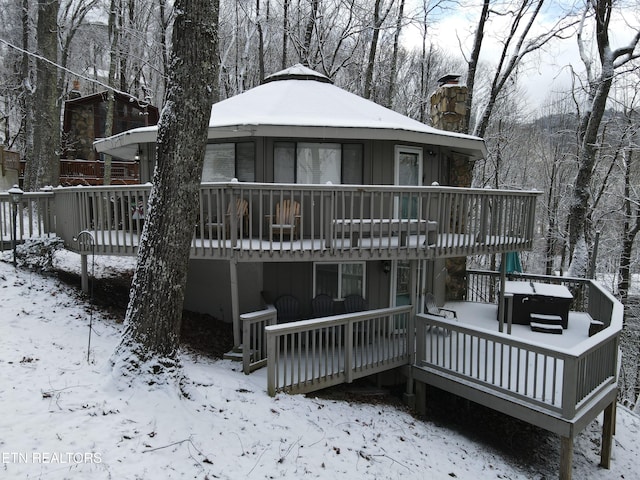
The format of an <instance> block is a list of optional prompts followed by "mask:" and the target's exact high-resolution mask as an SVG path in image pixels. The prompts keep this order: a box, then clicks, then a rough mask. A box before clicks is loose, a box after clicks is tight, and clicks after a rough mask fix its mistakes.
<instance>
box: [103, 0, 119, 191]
mask: <svg viewBox="0 0 640 480" xmlns="http://www.w3.org/2000/svg"><path fill="white" fill-rule="evenodd" d="M119 10H120V2H119V1H118V0H111V7H110V8H109V39H110V40H111V45H110V49H109V78H108V80H107V84H108V85H109V86H110V87H111V88H113V85H114V84H115V80H116V66H117V65H118V39H119V38H120V29H119V28H118V25H117V22H118V15H117V12H118V11H119ZM115 106H116V99H115V95H114V93H113V90H109V91H108V92H107V118H105V121H104V136H105V137H110V136H111V135H112V134H113V114H114V110H115ZM102 184H103V185H111V155H109V154H108V153H107V154H104V174H103V178H102Z"/></svg>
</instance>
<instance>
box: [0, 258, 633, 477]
mask: <svg viewBox="0 0 640 480" xmlns="http://www.w3.org/2000/svg"><path fill="white" fill-rule="evenodd" d="M10 260H11V257H10V253H9V252H5V253H4V254H0V312H1V315H0V378H2V379H3V381H2V382H0V410H1V411H2V415H0V432H2V433H1V435H0V459H1V462H2V463H1V464H0V472H1V473H0V477H2V478H3V479H9V480H13V479H36V478H38V479H40V478H42V479H47V480H57V479H72V480H74V479H87V478H91V479H92V480H93V479H98V480H99V479H111V478H114V479H127V480H128V479H150V478H162V479H179V478H189V479H192V478H199V479H206V478H209V479H213V478H220V479H234V480H237V479H243V478H247V479H263V478H278V479H296V480H297V479H302V478H314V479H331V480H335V479H337V478H348V479H377V480H384V479H400V478H402V479H403V480H413V479H416V480H418V479H420V480H431V479H435V480H438V479H451V478H456V479H463V480H477V479H478V478H482V479H483V480H484V479H494V478H495V479H498V478H500V479H512V480H519V479H523V480H524V479H539V480H541V479H543V478H554V477H555V475H556V472H557V468H558V458H559V457H558V456H557V455H551V456H550V457H549V458H546V457H544V458H537V457H535V458H534V459H533V460H532V465H533V466H526V465H523V464H522V462H519V461H516V460H514V459H513V458H511V457H509V456H508V455H506V454H505V453H503V452H501V451H497V450H496V449H495V448H492V447H490V446H487V445H486V444H484V443H482V442H480V441H477V440H474V439H473V438H470V437H471V436H470V435H465V434H464V433H463V432H461V431H459V430H458V429H456V428H452V427H451V426H450V425H447V422H445V421H440V420H438V418H437V417H432V418H430V419H418V418H416V417H414V416H412V415H411V414H410V412H408V411H407V410H406V409H403V408H399V407H396V406H393V405H387V404H384V403H378V402H372V403H357V402H354V401H346V400H340V399H332V398H330V397H321V396H309V397H307V396H303V395H287V394H278V395H277V396H276V397H273V398H272V397H269V396H268V395H267V393H266V372H265V369H261V370H258V371H257V372H254V373H252V374H251V375H244V374H243V373H242V371H241V365H240V364H239V363H235V362H232V361H229V360H216V359H212V358H208V357H206V356H203V355H201V354H198V353H196V352H193V351H188V350H183V351H182V353H181V355H180V358H181V362H182V365H183V373H184V375H185V379H184V382H183V384H182V388H181V389H179V388H178V387H177V386H176V385H173V384H165V385H157V384H155V385H153V384H151V383H152V382H151V378H150V377H148V376H146V375H144V374H141V375H140V376H139V377H138V378H137V380H136V381H134V382H133V383H132V384H131V385H129V384H127V383H126V382H123V381H122V379H121V378H119V377H117V376H114V375H113V374H112V371H111V369H110V364H109V359H110V356H111V354H112V352H113V351H114V348H115V346H116V345H117V342H118V340H119V338H120V335H121V329H122V324H121V323H118V322H117V321H116V320H117V319H114V318H113V317H112V316H110V315H109V314H108V313H106V312H102V311H100V310H97V309H95V308H93V307H91V306H90V305H89V304H88V303H87V302H86V301H85V300H84V299H83V297H81V295H80V294H79V292H78V291H77V290H76V289H74V288H72V287H70V286H69V285H68V284H65V283H63V282H61V281H60V280H59V279H58V278H57V277H56V276H55V275H42V274H40V273H38V272H36V271H33V270H29V269H26V268H21V267H19V268H17V269H16V268H14V267H13V266H12V264H11V261H10ZM54 266H55V267H56V268H57V269H60V270H64V271H72V272H76V273H77V272H78V271H79V267H80V259H79V257H78V256H77V255H75V254H72V253H70V252H64V251H63V252H58V253H56V256H55V258H54ZM131 268H132V263H131V259H123V258H122V257H119V258H118V257H97V258H96V268H95V272H96V275H97V276H99V277H105V276H112V275H117V274H118V273H119V272H122V271H128V270H130V269H131ZM89 322H91V323H92V326H93V331H92V336H91V344H90V348H88V347H89V345H88V344H89V342H88V339H89V328H88V326H89ZM87 352H88V353H89V355H88V356H89V360H87ZM524 434H526V433H524ZM600 435H601V426H600V424H599V421H596V422H593V423H592V424H591V425H589V426H588V427H587V428H586V429H585V430H584V432H583V433H581V434H580V435H579V436H578V437H577V438H576V440H575V452H574V462H573V468H574V470H573V474H574V478H576V479H585V478H589V479H596V480H597V479H602V480H604V479H612V478H625V479H632V478H637V465H638V455H639V454H640V442H638V438H639V435H640V418H639V417H638V416H637V415H636V414H634V413H632V412H629V411H628V410H626V409H624V408H622V407H620V408H619V409H618V416H617V428H616V436H615V441H614V447H613V459H612V468H611V470H604V469H601V468H599V467H598V462H599V448H598V444H599V439H600ZM515 438H517V436H515ZM548 441H549V442H550V445H548V446H547V447H548V449H551V450H552V451H553V452H557V451H558V448H559V447H558V445H559V442H558V441H557V437H555V436H551V438H550V439H549V440H548ZM542 451H543V452H544V451H547V450H544V449H543V450H542ZM532 455H533V456H535V455H540V453H536V452H532Z"/></svg>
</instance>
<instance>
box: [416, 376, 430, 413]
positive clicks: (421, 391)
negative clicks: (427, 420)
mask: <svg viewBox="0 0 640 480" xmlns="http://www.w3.org/2000/svg"><path fill="white" fill-rule="evenodd" d="M415 402H416V406H415V409H416V411H417V412H418V415H426V414H427V384H426V383H423V382H418V381H416V399H415Z"/></svg>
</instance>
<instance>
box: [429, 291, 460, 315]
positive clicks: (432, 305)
mask: <svg viewBox="0 0 640 480" xmlns="http://www.w3.org/2000/svg"><path fill="white" fill-rule="evenodd" d="M424 311H425V312H426V313H428V314H429V315H437V316H438V317H444V318H455V319H456V320H457V319H458V314H457V313H456V312H455V311H454V310H449V309H446V308H440V307H438V305H437V304H436V297H434V296H433V293H427V294H426V295H425V297H424Z"/></svg>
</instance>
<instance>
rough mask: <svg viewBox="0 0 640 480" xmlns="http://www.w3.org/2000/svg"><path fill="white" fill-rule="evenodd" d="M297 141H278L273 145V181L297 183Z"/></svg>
mask: <svg viewBox="0 0 640 480" xmlns="http://www.w3.org/2000/svg"><path fill="white" fill-rule="evenodd" d="M295 149H296V146H295V143H292V142H276V143H275V144H274V146H273V181H274V182H276V183H295V182H296V179H295V169H294V166H295V152H296V150H295Z"/></svg>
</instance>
